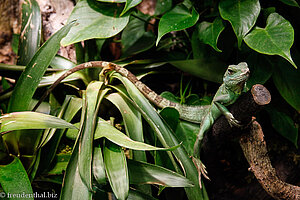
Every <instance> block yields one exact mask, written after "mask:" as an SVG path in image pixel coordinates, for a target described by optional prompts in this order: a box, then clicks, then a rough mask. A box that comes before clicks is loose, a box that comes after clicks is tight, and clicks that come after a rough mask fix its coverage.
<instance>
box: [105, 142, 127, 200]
mask: <svg viewBox="0 0 300 200" xmlns="http://www.w3.org/2000/svg"><path fill="white" fill-rule="evenodd" d="M103 157H104V163H105V170H106V174H107V177H108V181H109V183H110V186H111V188H112V191H113V192H114V194H115V196H116V197H117V199H119V200H125V199H126V198H127V196H128V192H129V176H128V170H127V162H126V157H125V153H124V151H123V149H122V148H121V147H120V146H117V145H115V144H114V143H111V142H109V141H105V146H104V148H103Z"/></svg>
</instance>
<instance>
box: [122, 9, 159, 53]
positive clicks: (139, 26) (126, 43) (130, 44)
mask: <svg viewBox="0 0 300 200" xmlns="http://www.w3.org/2000/svg"><path fill="white" fill-rule="evenodd" d="M137 17H139V18H141V19H143V20H145V21H147V20H148V19H149V16H147V15H144V14H142V13H138V14H137ZM121 40H122V46H123V48H122V53H123V55H122V56H130V55H132V54H137V53H140V52H143V51H146V50H148V49H149V48H151V47H152V46H153V45H154V43H155V37H154V34H153V33H152V32H146V30H145V22H144V21H142V20H140V19H137V18H134V17H131V20H130V22H129V23H128V25H127V26H126V28H125V29H124V30H123V32H122V37H121Z"/></svg>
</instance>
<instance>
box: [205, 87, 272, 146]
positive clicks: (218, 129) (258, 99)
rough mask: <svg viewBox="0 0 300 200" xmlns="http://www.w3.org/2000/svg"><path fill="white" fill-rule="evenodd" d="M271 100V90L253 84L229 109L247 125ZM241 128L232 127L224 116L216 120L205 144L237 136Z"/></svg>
mask: <svg viewBox="0 0 300 200" xmlns="http://www.w3.org/2000/svg"><path fill="white" fill-rule="evenodd" d="M270 101H271V94H270V92H269V91H268V90H267V89H266V88H265V87H264V86H263V85H260V84H256V85H254V86H252V88H251V90H249V91H248V92H247V93H245V94H243V95H241V97H240V98H239V99H238V100H237V101H236V102H235V103H234V104H233V105H231V106H230V107H229V111H230V112H231V113H232V114H233V116H234V117H235V118H236V119H237V120H239V121H240V122H241V123H242V124H243V125H245V126H247V124H250V122H251V120H252V116H254V115H255V114H256V113H257V112H258V111H260V110H261V109H262V107H263V106H264V105H267V104H269V103H270ZM240 132H241V131H240V128H237V127H230V125H229V124H228V122H227V120H226V118H225V117H224V116H222V117H220V118H219V119H217V120H216V122H215V123H214V125H213V127H212V131H211V133H210V134H206V135H205V137H204V140H203V143H204V146H205V143H206V142H207V140H208V137H209V140H212V141H214V140H215V139H216V140H217V141H222V140H223V139H228V138H229V139H230V138H236V137H237V136H238V135H240Z"/></svg>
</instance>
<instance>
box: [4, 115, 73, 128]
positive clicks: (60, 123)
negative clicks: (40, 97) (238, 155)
mask: <svg viewBox="0 0 300 200" xmlns="http://www.w3.org/2000/svg"><path fill="white" fill-rule="evenodd" d="M0 122H1V129H0V132H6V131H13V130H20V129H45V128H75V129H76V127H75V126H74V125H72V124H70V123H68V122H66V121H64V120H62V119H60V118H57V117H54V116H52V115H46V114H43V113H37V112H30V111H25V112H14V113H9V114H5V115H3V116H1V117H0Z"/></svg>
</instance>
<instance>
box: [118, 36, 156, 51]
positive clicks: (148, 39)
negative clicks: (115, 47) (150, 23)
mask: <svg viewBox="0 0 300 200" xmlns="http://www.w3.org/2000/svg"><path fill="white" fill-rule="evenodd" d="M154 44H155V36H154V34H153V33H152V32H151V31H148V32H144V34H143V35H142V36H141V37H140V38H138V40H137V41H136V43H134V44H133V45H132V46H129V48H127V49H124V54H123V55H122V56H132V55H134V54H138V53H141V52H144V51H147V50H149V49H150V48H151V47H153V46H154Z"/></svg>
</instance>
